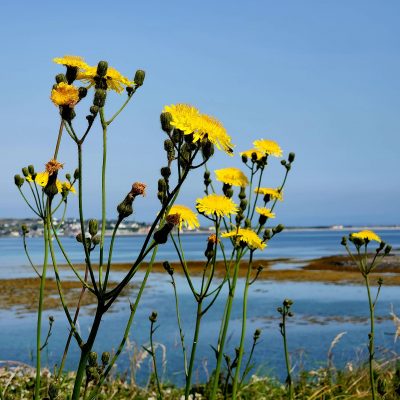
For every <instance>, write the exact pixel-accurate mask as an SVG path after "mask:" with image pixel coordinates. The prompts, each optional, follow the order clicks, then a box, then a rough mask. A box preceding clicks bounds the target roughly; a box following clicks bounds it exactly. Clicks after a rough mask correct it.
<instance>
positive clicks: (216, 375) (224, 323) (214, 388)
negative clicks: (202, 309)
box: [210, 250, 241, 400]
mask: <svg viewBox="0 0 400 400" xmlns="http://www.w3.org/2000/svg"><path fill="white" fill-rule="evenodd" d="M240 256H241V251H240V250H239V251H238V252H237V256H236V262H235V267H234V271H233V278H232V285H231V287H230V291H229V295H228V299H227V301H226V312H225V318H224V319H223V320H222V324H221V331H220V332H222V333H221V335H220V340H219V343H218V357H217V366H216V367H215V372H214V381H213V384H212V389H211V396H210V400H215V398H216V395H217V390H218V381H219V374H220V371H221V365H222V358H223V352H224V347H225V340H226V335H227V332H228V326H229V320H230V316H231V311H232V303H233V298H234V296H235V289H236V283H237V279H238V275H239V266H240Z"/></svg>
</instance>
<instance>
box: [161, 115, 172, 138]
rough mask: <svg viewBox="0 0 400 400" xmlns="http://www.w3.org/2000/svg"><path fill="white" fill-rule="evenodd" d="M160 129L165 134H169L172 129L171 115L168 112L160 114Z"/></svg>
mask: <svg viewBox="0 0 400 400" xmlns="http://www.w3.org/2000/svg"><path fill="white" fill-rule="evenodd" d="M160 122H161V129H162V130H163V131H164V132H165V133H168V134H169V133H170V132H171V131H172V129H174V127H173V126H172V125H171V122H172V115H171V113H169V112H163V113H161V114H160Z"/></svg>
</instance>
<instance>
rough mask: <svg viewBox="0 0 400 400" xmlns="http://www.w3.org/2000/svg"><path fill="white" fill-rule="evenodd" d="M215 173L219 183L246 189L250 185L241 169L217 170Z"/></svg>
mask: <svg viewBox="0 0 400 400" xmlns="http://www.w3.org/2000/svg"><path fill="white" fill-rule="evenodd" d="M214 172H215V176H216V178H217V181H220V182H223V183H226V184H228V185H232V186H240V187H244V186H247V185H248V184H249V181H248V179H247V177H246V175H245V174H244V173H243V172H242V171H241V170H240V169H239V168H223V169H216V170H215V171H214Z"/></svg>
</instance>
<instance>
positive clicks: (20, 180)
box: [14, 175, 25, 188]
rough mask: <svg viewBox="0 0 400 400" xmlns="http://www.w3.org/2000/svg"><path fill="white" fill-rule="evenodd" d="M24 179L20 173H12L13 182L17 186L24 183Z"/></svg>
mask: <svg viewBox="0 0 400 400" xmlns="http://www.w3.org/2000/svg"><path fill="white" fill-rule="evenodd" d="M24 182H25V180H24V178H23V177H22V176H21V175H14V183H15V184H16V186H18V187H19V188H20V187H21V186H22V185H23V184H24Z"/></svg>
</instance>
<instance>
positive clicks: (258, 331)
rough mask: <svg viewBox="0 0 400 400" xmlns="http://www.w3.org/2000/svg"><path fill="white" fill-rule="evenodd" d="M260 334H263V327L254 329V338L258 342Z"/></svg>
mask: <svg viewBox="0 0 400 400" xmlns="http://www.w3.org/2000/svg"><path fill="white" fill-rule="evenodd" d="M260 336H261V329H256V330H255V331H254V335H253V340H254V341H255V342H256V341H257V340H258V339H260Z"/></svg>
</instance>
